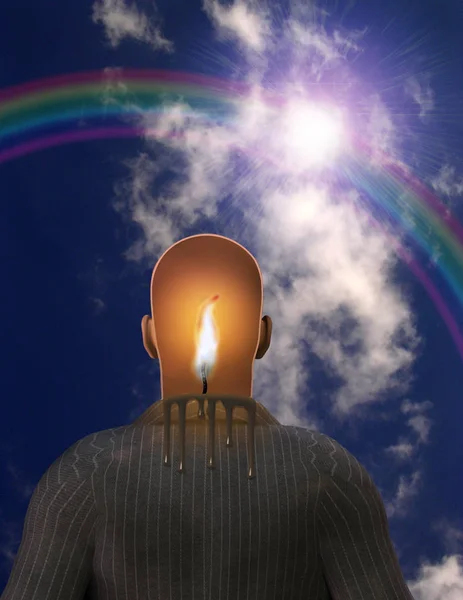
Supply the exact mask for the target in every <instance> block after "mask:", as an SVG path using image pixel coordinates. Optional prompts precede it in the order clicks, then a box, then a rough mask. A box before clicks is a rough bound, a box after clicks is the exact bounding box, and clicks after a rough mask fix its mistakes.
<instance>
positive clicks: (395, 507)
mask: <svg viewBox="0 0 463 600" xmlns="http://www.w3.org/2000/svg"><path fill="white" fill-rule="evenodd" d="M421 484H422V473H421V471H415V472H414V473H412V474H411V475H408V476H407V475H401V476H400V478H399V484H398V486H397V490H396V493H395V495H394V498H393V499H392V500H391V501H389V502H386V511H387V515H388V517H389V518H391V517H403V516H405V514H406V512H407V509H408V508H409V506H410V502H411V500H412V499H413V498H414V497H415V496H416V495H417V494H418V492H419V490H420V487H421Z"/></svg>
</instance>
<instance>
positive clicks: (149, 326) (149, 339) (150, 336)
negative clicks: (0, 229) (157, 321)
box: [141, 315, 159, 358]
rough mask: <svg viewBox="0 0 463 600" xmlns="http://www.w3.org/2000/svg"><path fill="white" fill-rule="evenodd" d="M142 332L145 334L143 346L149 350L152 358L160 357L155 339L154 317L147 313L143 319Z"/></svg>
mask: <svg viewBox="0 0 463 600" xmlns="http://www.w3.org/2000/svg"><path fill="white" fill-rule="evenodd" d="M141 333H142V336H143V346H144V347H145V350H146V351H147V352H148V355H149V356H150V358H159V357H158V351H157V348H156V344H155V341H154V323H153V319H152V318H151V317H149V316H148V315H145V316H144V317H143V319H142V320H141Z"/></svg>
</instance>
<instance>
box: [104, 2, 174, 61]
mask: <svg viewBox="0 0 463 600" xmlns="http://www.w3.org/2000/svg"><path fill="white" fill-rule="evenodd" d="M93 22H94V23H101V24H102V25H103V27H104V30H105V34H106V37H107V38H108V40H109V42H110V44H111V46H113V47H114V48H116V47H117V46H118V45H119V43H120V42H121V41H122V40H123V39H124V38H132V39H135V40H137V41H138V42H145V43H147V44H149V45H150V46H152V48H153V49H155V50H161V51H164V52H171V51H172V49H173V45H172V42H170V41H169V40H167V39H166V38H165V37H164V36H163V34H162V31H161V28H160V25H159V24H158V23H152V22H151V21H150V20H149V19H148V17H147V15H145V14H144V13H143V12H141V11H140V10H139V9H138V8H137V7H136V5H135V4H134V3H129V2H128V1H127V0H96V2H95V3H94V5H93Z"/></svg>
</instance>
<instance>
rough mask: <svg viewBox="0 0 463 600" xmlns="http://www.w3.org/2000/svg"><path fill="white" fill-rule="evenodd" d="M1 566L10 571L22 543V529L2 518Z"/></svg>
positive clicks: (0, 518)
mask: <svg viewBox="0 0 463 600" xmlns="http://www.w3.org/2000/svg"><path fill="white" fill-rule="evenodd" d="M0 524H1V532H2V533H1V537H0V557H1V561H0V564H1V565H2V566H3V567H4V568H5V569H8V571H10V570H11V567H12V566H13V562H14V559H15V557H16V553H17V551H18V548H19V544H20V542H21V527H20V526H19V525H18V524H17V523H13V522H10V521H6V520H5V519H4V518H3V517H2V516H0Z"/></svg>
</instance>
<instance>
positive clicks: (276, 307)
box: [115, 2, 426, 436]
mask: <svg viewBox="0 0 463 600" xmlns="http://www.w3.org/2000/svg"><path fill="white" fill-rule="evenodd" d="M218 6H219V5H218V4H217V3H216V2H208V3H207V6H206V9H207V11H208V14H210V15H211V18H212V20H213V22H214V23H215V24H216V25H218V26H220V22H221V20H223V19H225V21H224V22H225V23H226V27H228V28H230V27H232V26H233V28H234V31H235V33H236V32H240V33H239V34H238V33H236V35H237V36H238V35H239V36H241V38H240V39H248V38H247V37H246V35H248V34H249V36H248V37H249V40H251V41H250V44H251V45H252V44H254V47H257V46H256V44H257V45H258V43H259V42H258V41H257V40H259V39H261V38H260V37H259V36H260V33H258V32H261V31H265V27H267V25H268V23H270V22H271V21H270V20H269V19H268V14H267V9H265V11H264V16H263V17H262V19H261V21H259V23H260V24H258V22H257V21H256V19H257V18H260V16H259V13H258V12H257V11H256V8H255V7H256V5H255V4H253V3H246V4H244V3H243V2H235V3H233V5H231V7H227V8H224V7H218ZM237 7H241V8H237ZM244 7H246V10H245V8H244ZM214 11H215V12H214ZM221 11H222V12H221ZM223 11H225V12H223ZM229 11H238V12H232V13H230V12H229ZM230 14H233V15H235V16H234V17H233V19H232V18H231V17H230ZM217 15H219V16H217ZM224 15H227V17H224ZM236 15H239V16H240V19H238V18H237V17H236ZM219 17H220V18H219ZM226 19H229V20H228V21H227V20H226ZM219 21H220V22H219ZM224 26H225V25H224ZM282 28H283V30H284V31H285V32H286V33H284V34H283V37H282V41H281V44H282V45H283V46H284V44H289V46H288V48H287V52H288V56H289V58H288V62H293V63H294V64H302V63H301V62H300V61H305V60H309V59H307V56H309V57H315V58H316V57H319V62H318V63H317V62H315V63H314V64H316V69H314V71H313V72H310V70H308V71H307V74H306V76H305V80H304V82H305V84H307V82H310V81H317V82H318V81H320V77H322V76H323V72H324V68H325V67H323V65H326V64H329V67H330V68H329V69H328V72H329V74H330V77H331V76H332V73H333V71H332V69H334V72H335V73H338V71H337V69H341V71H340V72H342V76H343V77H344V78H345V79H346V77H347V75H346V72H345V69H346V64H345V57H346V56H347V54H348V53H349V52H350V51H358V44H359V42H358V39H359V37H360V36H359V35H357V36H352V38H349V36H347V35H344V36H341V34H339V33H337V32H334V33H333V34H328V33H327V32H326V31H325V30H324V29H323V28H322V27H321V26H317V25H316V24H315V23H307V22H304V21H298V22H297V23H296V20H295V17H294V16H292V17H290V18H289V19H288V20H287V22H286V23H283V25H282ZM288 31H292V32H293V34H291V35H292V37H291V36H290V35H289V34H288ZM294 31H297V32H298V35H294ZM243 32H248V34H246V33H243ZM249 32H254V33H252V35H251V33H249ZM256 32H257V33H256ZM253 35H255V37H254V38H253V37H252V36H253ZM243 36H244V37H243ZM268 38H269V39H276V38H278V36H277V35H276V33H275V32H274V31H273V33H272V35H269V36H268ZM266 39H267V38H266ZM249 40H248V41H249ZM252 40H254V41H252ZM272 43H273V42H272ZM266 44H267V46H266V48H267V47H270V50H269V52H275V51H276V50H275V46H272V44H270V42H267V41H266ZM311 49H313V52H312V50H311ZM266 52H267V50H266ZM315 58H314V60H315ZM290 59H291V60H290ZM309 62H310V61H309ZM304 65H305V63H304ZM265 69H266V65H265V64H264V63H260V62H259V61H257V62H255V63H251V65H250V66H249V72H248V75H249V80H250V81H262V80H263V79H264V78H265V77H267V76H268V73H267V71H265ZM297 72H298V70H297V69H296V70H295V73H296V74H295V75H294V76H293V75H291V77H289V78H288V81H287V82H286V83H284V82H283V83H282V82H281V81H280V83H279V85H280V88H282V89H283V90H285V91H286V94H289V95H291V96H294V98H295V99H296V100H298V102H299V101H301V98H303V95H302V96H301V95H300V94H301V91H300V90H301V89H302V88H303V87H304V86H302V87H301V85H300V84H301V82H300V80H299V79H298V76H297ZM347 79H348V78H347ZM302 94H303V91H302ZM234 110H235V115H234V118H233V119H230V120H227V121H226V122H220V123H219V122H214V121H211V119H207V120H205V119H201V118H200V117H197V118H194V116H192V110H191V109H190V108H189V107H188V105H187V104H186V102H185V99H182V98H178V99H177V100H176V101H175V99H174V100H172V99H170V100H169V101H168V102H166V106H165V108H164V111H163V112H162V113H161V114H160V115H155V116H153V115H149V116H147V115H141V116H140V119H139V123H141V124H142V125H143V126H144V127H145V130H146V147H145V150H144V151H143V152H142V153H140V154H139V155H138V156H137V157H135V158H133V159H132V160H129V161H127V162H126V168H127V170H128V176H127V177H126V178H125V179H124V180H123V181H121V182H119V183H118V184H117V186H116V201H115V207H116V209H117V210H118V211H119V213H120V214H121V215H123V216H125V217H126V218H128V219H129V221H130V222H133V223H135V224H136V225H137V226H138V228H139V233H140V235H139V238H138V239H137V240H136V241H135V243H134V244H133V245H132V246H131V247H130V248H129V249H128V251H127V258H129V259H131V260H144V261H149V262H150V264H152V263H153V261H154V260H156V258H157V257H158V256H159V254H160V253H161V252H162V251H164V250H165V249H166V248H167V247H168V246H169V245H171V244H172V243H173V242H175V241H177V240H178V239H180V238H181V237H184V235H185V234H186V233H188V232H191V231H192V228H193V227H194V226H195V225H196V224H197V223H201V227H202V230H203V231H204V230H205V228H206V230H207V226H208V225H207V224H208V223H209V224H210V226H211V227H212V226H213V231H214V232H216V233H220V234H222V235H226V236H229V237H232V238H233V239H236V240H237V241H238V242H240V243H242V244H244V245H245V246H247V247H249V248H250V249H251V250H252V251H253V252H254V254H255V255H256V257H257V259H258V261H259V264H260V266H261V268H262V271H263V274H264V285H265V311H266V312H268V314H270V315H271V316H272V318H273V320H274V333H273V340H272V345H271V347H270V350H269V352H268V354H267V355H266V357H265V359H264V360H262V361H258V362H257V363H256V369H255V383H254V393H255V395H256V396H257V397H259V399H260V400H261V401H263V402H264V403H266V404H267V406H268V407H269V408H270V409H272V410H274V412H275V414H276V415H277V416H278V417H279V418H280V419H281V420H282V421H283V422H286V423H291V422H292V423H295V422H296V423H299V424H301V423H306V422H307V419H308V418H309V417H308V416H307V409H308V403H309V402H310V399H311V396H310V379H311V377H312V376H313V372H314V371H316V370H318V371H320V370H322V371H323V372H324V373H325V375H326V376H328V377H329V378H330V380H331V381H332V382H333V385H334V390H333V393H332V394H331V396H330V399H329V403H330V405H331V406H332V408H333V409H334V411H335V412H336V414H338V415H339V416H340V417H342V416H343V415H346V414H348V413H350V412H352V410H355V409H357V408H360V407H361V406H365V405H368V404H372V403H374V402H377V401H379V400H382V399H384V397H385V394H386V392H388V393H394V392H401V393H402V392H403V391H404V390H405V389H406V381H407V372H408V370H409V369H410V367H411V365H412V364H413V361H414V356H415V348H416V344H417V342H418V336H417V334H416V331H415V326H414V318H413V314H412V312H411V308H410V306H409V305H408V302H407V300H406V299H405V298H404V297H403V295H402V293H401V291H400V289H399V288H398V287H397V286H396V285H395V283H394V270H395V267H396V264H397V257H396V255H395V254H394V251H393V247H392V245H391V243H390V240H389V239H388V238H386V237H385V236H384V234H383V233H382V232H381V231H379V230H378V229H376V228H375V227H372V226H371V220H370V218H369V216H368V215H367V214H365V212H364V211H363V210H362V209H361V206H362V203H361V199H360V198H359V195H358V193H357V192H356V190H355V187H354V186H351V187H349V186H344V187H343V188H339V187H337V186H334V185H333V182H332V178H331V177H330V176H329V173H328V174H327V173H325V172H324V171H323V170H321V171H320V170H319V171H317V170H314V171H310V170H309V171H307V165H306V164H305V162H304V161H303V160H301V156H302V157H303V156H304V148H303V147H302V149H300V148H298V150H297V152H296V150H295V148H294V147H293V145H292V144H290V143H287V141H286V138H287V136H286V135H285V131H284V128H283V123H284V122H285V114H286V113H285V111H286V110H288V108H287V107H282V106H275V105H270V104H269V103H267V102H266V101H265V94H263V92H262V88H261V86H259V85H258V84H255V85H253V86H252V89H251V90H250V92H249V93H248V94H247V96H246V98H241V99H236V98H235V99H234ZM359 127H360V128H361V127H363V130H362V132H363V133H365V135H367V137H368V139H370V140H371V141H372V144H373V149H374V148H377V149H386V150H388V152H389V153H391V152H393V150H394V140H395V130H394V124H393V119H392V117H391V115H390V114H389V113H388V111H387V108H386V106H385V105H384V104H383V103H382V101H381V99H380V98H379V96H375V95H372V96H370V97H364V98H363V117H362V122H361V123H359ZM359 131H360V130H359ZM309 135H310V134H309ZM307 390H309V392H308V391H307ZM278 398H284V401H283V402H281V401H279V400H278ZM414 416H415V415H412V417H414ZM412 417H411V418H412ZM310 421H311V422H312V423H313V421H314V417H313V416H312V417H310ZM413 426H414V427H415V430H416V429H418V428H420V431H421V432H422V433H421V435H422V436H425V430H426V421H425V420H424V419H421V420H419V419H414V421H413Z"/></svg>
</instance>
